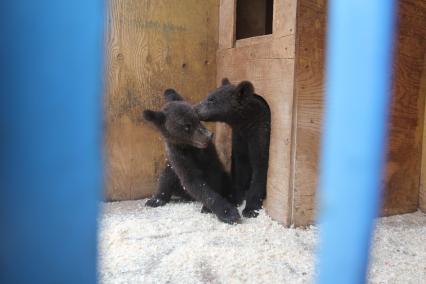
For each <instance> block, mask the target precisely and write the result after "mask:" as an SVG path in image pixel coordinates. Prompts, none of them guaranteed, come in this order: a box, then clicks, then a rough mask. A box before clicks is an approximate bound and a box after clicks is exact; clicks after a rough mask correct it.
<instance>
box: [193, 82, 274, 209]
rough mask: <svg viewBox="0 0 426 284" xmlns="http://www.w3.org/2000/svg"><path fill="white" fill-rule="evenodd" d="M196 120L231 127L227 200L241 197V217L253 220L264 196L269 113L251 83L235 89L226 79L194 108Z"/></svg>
mask: <svg viewBox="0 0 426 284" xmlns="http://www.w3.org/2000/svg"><path fill="white" fill-rule="evenodd" d="M195 111H196V112H197V114H198V116H199V118H200V120H202V121H219V122H225V123H227V124H228V125H229V126H231V128H232V157H231V159H232V160H231V176H232V183H233V187H232V193H231V195H230V199H231V201H232V202H233V203H234V204H240V203H241V202H242V200H243V199H244V198H245V200H246V205H245V208H244V210H243V216H244V217H256V216H257V215H258V212H257V211H258V210H259V209H260V208H261V207H262V203H263V199H264V198H265V197H266V178H267V174H268V162H269V136H270V131H271V114H270V110H269V106H268V104H267V103H266V101H265V100H264V99H263V98H262V97H260V96H258V95H256V94H255V93H254V87H253V85H252V83H250V82H248V81H243V82H241V83H239V84H238V85H237V86H235V85H232V84H231V83H230V82H229V80H228V79H226V78H224V79H223V80H222V86H221V87H219V88H218V89H216V90H215V91H213V92H211V93H210V94H209V95H208V96H207V98H206V99H205V100H204V101H202V102H200V103H199V104H198V105H196V106H195Z"/></svg>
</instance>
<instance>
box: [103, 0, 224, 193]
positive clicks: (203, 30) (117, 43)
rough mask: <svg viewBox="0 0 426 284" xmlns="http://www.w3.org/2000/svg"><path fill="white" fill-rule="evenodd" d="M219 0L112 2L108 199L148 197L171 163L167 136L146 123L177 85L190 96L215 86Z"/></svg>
mask: <svg viewBox="0 0 426 284" xmlns="http://www.w3.org/2000/svg"><path fill="white" fill-rule="evenodd" d="M218 4H219V2H218V1H217V0H205V1H198V0H156V1H153V0H110V1H109V13H108V16H107V37H106V40H107V53H106V58H107V60H106V61H107V70H106V71H107V72H106V84H107V87H106V91H107V96H106V102H105V120H106V121H105V125H106V131H105V132H106V137H105V152H106V162H107V173H106V188H107V189H106V199H108V200H124V199H137V198H141V197H145V196H147V195H149V194H151V192H152V191H153V190H154V189H155V188H156V185H157V178H158V176H159V173H160V171H161V169H162V167H163V164H164V159H165V156H164V145H163V143H162V141H161V139H160V136H159V134H158V133H157V132H156V131H155V130H154V129H153V128H152V127H151V126H150V125H148V124H147V123H145V122H139V118H140V115H141V112H142V111H143V110H144V109H146V108H152V109H158V108H160V107H161V105H162V104H163V99H162V93H163V91H164V90H165V89H166V88H170V87H173V88H175V89H176V90H178V91H179V92H181V93H182V94H183V95H184V96H185V97H186V98H187V99H188V100H189V101H191V102H196V101H199V100H201V99H202V98H203V97H204V96H205V94H206V93H207V91H208V90H211V89H212V88H214V87H215V75H216V58H215V56H216V50H217V45H218V11H219V6H218Z"/></svg>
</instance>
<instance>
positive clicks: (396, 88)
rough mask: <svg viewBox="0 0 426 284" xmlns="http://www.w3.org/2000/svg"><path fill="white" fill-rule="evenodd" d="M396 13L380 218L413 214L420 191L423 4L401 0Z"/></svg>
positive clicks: (425, 18)
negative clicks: (395, 33)
mask: <svg viewBox="0 0 426 284" xmlns="http://www.w3.org/2000/svg"><path fill="white" fill-rule="evenodd" d="M398 11H399V13H398V33H397V41H396V47H395V63H394V82H393V93H394V95H393V98H392V107H391V116H390V126H389V147H388V153H387V164H386V177H385V180H384V183H385V191H384V208H383V214H384V215H391V214H400V213H407V212H412V211H415V210H416V209H417V207H418V206H417V205H418V197H419V187H420V184H419V182H420V166H421V150H422V131H423V123H422V122H423V112H424V94H421V91H420V82H421V77H422V71H423V63H424V56H425V51H426V1H425V0H421V1H417V0H402V1H400V2H399V7H398Z"/></svg>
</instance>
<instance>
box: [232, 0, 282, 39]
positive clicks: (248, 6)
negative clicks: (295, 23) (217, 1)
mask: <svg viewBox="0 0 426 284" xmlns="http://www.w3.org/2000/svg"><path fill="white" fill-rule="evenodd" d="M273 6H274V0H237V16H236V18H237V20H236V21H237V22H236V25H237V27H236V39H237V40H238V39H243V38H249V37H254V36H261V35H267V34H272V14H273V10H274V9H273Z"/></svg>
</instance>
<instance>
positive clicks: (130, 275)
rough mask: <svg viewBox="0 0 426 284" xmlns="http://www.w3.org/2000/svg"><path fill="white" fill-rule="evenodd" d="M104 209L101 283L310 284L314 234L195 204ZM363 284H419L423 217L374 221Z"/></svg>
mask: <svg viewBox="0 0 426 284" xmlns="http://www.w3.org/2000/svg"><path fill="white" fill-rule="evenodd" d="M144 203H145V200H139V201H125V202H114V203H104V204H102V207H103V215H102V218H101V222H100V235H99V241H100V242H99V254H100V263H99V266H100V267H99V277H100V281H101V283H156V284H157V283H268V284H272V283H310V282H312V279H313V273H314V256H315V245H316V239H317V228H316V227H314V226H311V227H309V228H307V229H300V228H284V227H282V226H281V225H279V224H278V223H276V222H275V221H272V220H271V219H270V218H269V217H268V216H267V215H266V214H265V213H264V212H263V211H262V212H261V214H260V216H259V217H258V218H256V219H243V223H242V224H239V225H234V226H232V225H227V224H223V223H221V222H219V221H218V220H217V219H216V218H215V217H214V216H213V215H211V214H201V213H200V212H199V211H200V209H201V205H200V204H199V203H171V204H168V205H166V206H164V207H160V208H146V207H144ZM373 247H374V248H373V251H372V256H371V260H372V265H371V268H370V273H369V274H370V275H369V283H404V284H405V283H415V284H417V283H419V284H426V215H425V214H423V213H421V212H416V213H413V214H405V215H399V216H393V217H388V218H381V219H379V220H378V223H377V230H376V233H375V236H374V245H373Z"/></svg>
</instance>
